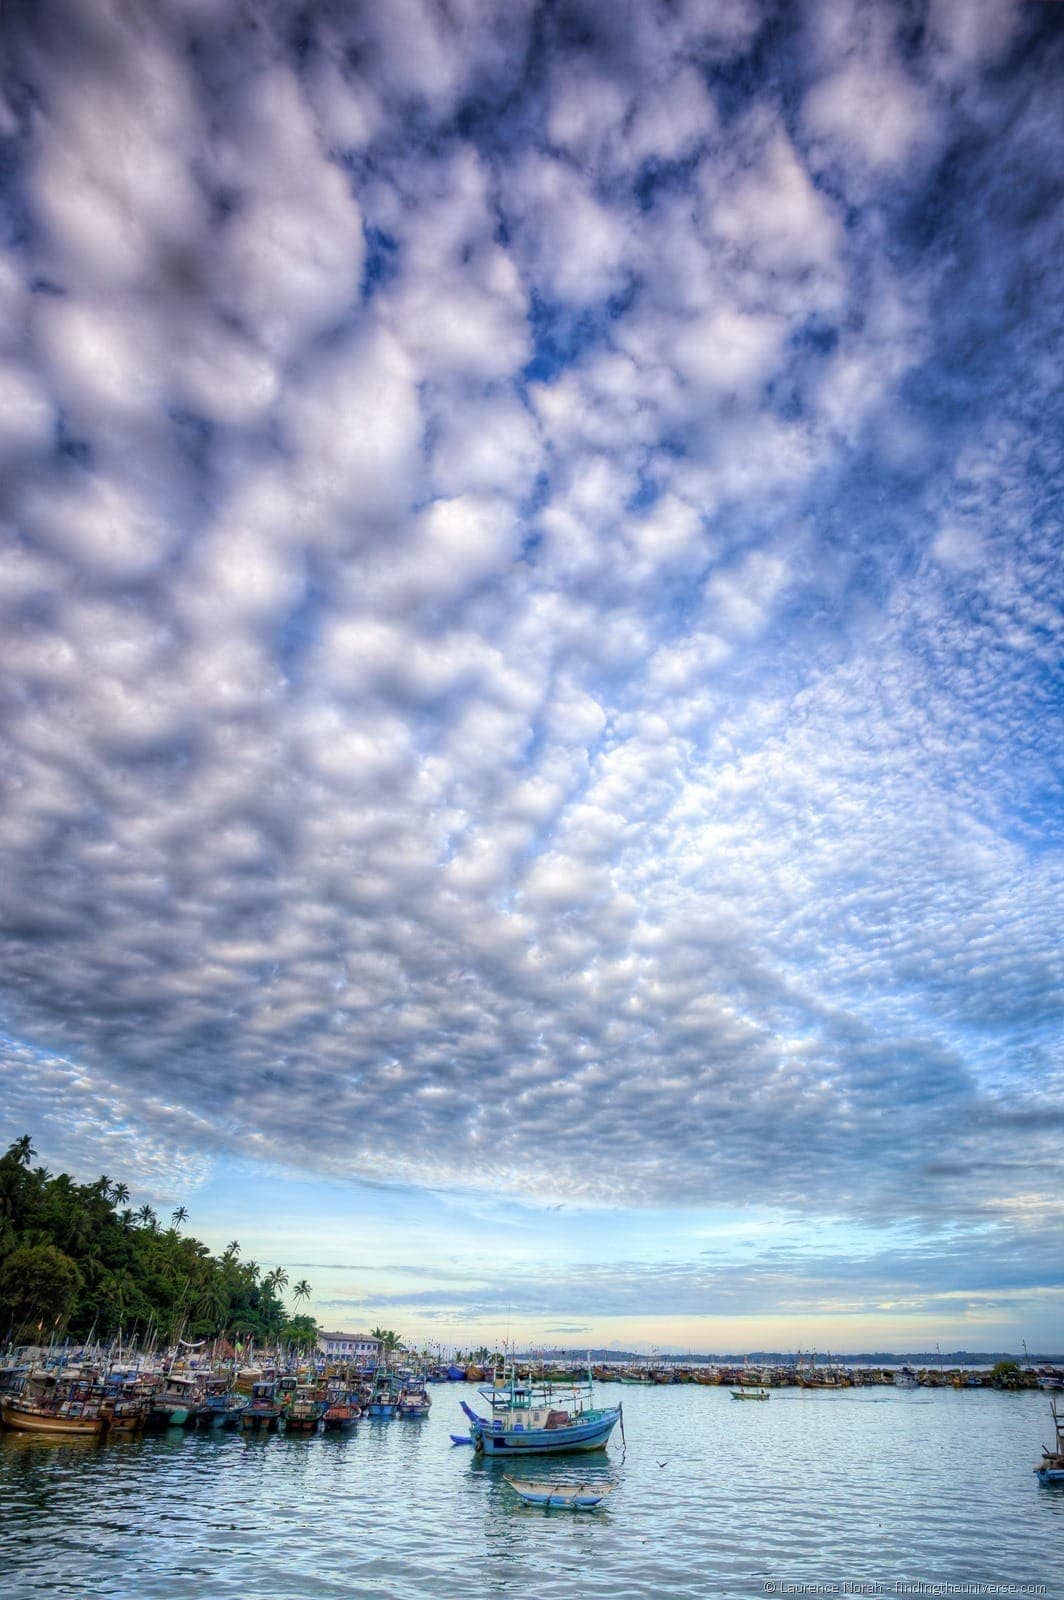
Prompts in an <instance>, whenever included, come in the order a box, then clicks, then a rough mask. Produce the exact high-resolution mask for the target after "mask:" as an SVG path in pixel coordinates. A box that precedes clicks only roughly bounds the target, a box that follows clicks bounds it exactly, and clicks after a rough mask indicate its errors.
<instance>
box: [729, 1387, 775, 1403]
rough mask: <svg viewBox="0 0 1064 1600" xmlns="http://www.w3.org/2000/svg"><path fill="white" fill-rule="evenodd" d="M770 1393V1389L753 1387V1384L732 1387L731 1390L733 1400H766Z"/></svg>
mask: <svg viewBox="0 0 1064 1600" xmlns="http://www.w3.org/2000/svg"><path fill="white" fill-rule="evenodd" d="M771 1395H772V1390H771V1389H761V1388H755V1387H754V1386H753V1385H751V1386H749V1387H747V1388H744V1389H733V1390H732V1392H731V1397H732V1399H733V1400H768V1399H770V1398H771Z"/></svg>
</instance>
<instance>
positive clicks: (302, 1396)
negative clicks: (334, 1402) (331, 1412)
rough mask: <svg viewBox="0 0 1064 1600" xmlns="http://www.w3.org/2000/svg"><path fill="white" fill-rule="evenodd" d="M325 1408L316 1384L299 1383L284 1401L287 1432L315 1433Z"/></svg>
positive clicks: (323, 1399)
mask: <svg viewBox="0 0 1064 1600" xmlns="http://www.w3.org/2000/svg"><path fill="white" fill-rule="evenodd" d="M325 1409H326V1407H325V1397H324V1396H323V1395H322V1393H321V1391H320V1389H319V1388H318V1385H317V1384H312V1383H301V1384H300V1385H299V1386H298V1388H297V1389H296V1390H295V1392H294V1393H293V1395H292V1397H291V1399H287V1400H286V1403H285V1408H284V1420H285V1428H286V1430H287V1431H288V1432H289V1433H316V1432H317V1429H318V1424H319V1423H320V1422H321V1420H322V1418H323V1417H324V1415H325Z"/></svg>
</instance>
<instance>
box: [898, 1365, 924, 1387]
mask: <svg viewBox="0 0 1064 1600" xmlns="http://www.w3.org/2000/svg"><path fill="white" fill-rule="evenodd" d="M894 1387H895V1389H918V1388H919V1387H920V1379H919V1378H918V1377H917V1375H916V1373H915V1372H914V1371H913V1369H912V1367H899V1369H898V1371H897V1372H896V1373H895V1374H894Z"/></svg>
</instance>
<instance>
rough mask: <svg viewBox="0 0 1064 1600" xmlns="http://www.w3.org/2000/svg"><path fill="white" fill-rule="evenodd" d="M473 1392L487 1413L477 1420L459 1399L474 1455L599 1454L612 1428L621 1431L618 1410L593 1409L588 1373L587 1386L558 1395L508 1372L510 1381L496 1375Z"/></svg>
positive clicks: (567, 1388)
mask: <svg viewBox="0 0 1064 1600" xmlns="http://www.w3.org/2000/svg"><path fill="white" fill-rule="evenodd" d="M477 1393H478V1394H480V1395H482V1396H483V1398H484V1399H485V1400H486V1401H487V1404H488V1411H489V1414H488V1415H487V1416H481V1415H480V1414H479V1413H478V1412H476V1411H474V1410H473V1408H472V1406H470V1405H467V1404H466V1402H465V1401H464V1400H463V1401H462V1410H463V1411H464V1412H465V1414H466V1416H467V1417H468V1418H469V1443H470V1444H471V1445H472V1446H473V1449H474V1450H475V1451H476V1452H477V1454H478V1455H483V1456H517V1455H523V1456H530V1455H561V1454H565V1455H568V1454H571V1453H572V1452H574V1451H578V1450H580V1451H582V1450H604V1449H605V1448H606V1444H607V1442H608V1440H609V1437H610V1434H611V1433H612V1432H613V1430H614V1428H615V1427H616V1426H617V1423H618V1422H621V1428H622V1431H623V1428H624V1424H623V1422H622V1421H621V1416H622V1413H621V1407H620V1406H601V1407H600V1406H596V1405H595V1400H594V1385H593V1382H592V1378H591V1372H590V1369H589V1370H588V1375H587V1380H586V1382H580V1381H579V1380H577V1379H574V1380H573V1382H572V1383H571V1384H567V1385H566V1386H565V1389H564V1391H562V1392H558V1391H556V1390H555V1388H554V1386H553V1385H551V1384H550V1383H546V1382H544V1383H538V1384H534V1383H533V1382H532V1380H531V1379H530V1378H529V1379H520V1380H519V1379H518V1377H517V1373H516V1370H515V1369H514V1368H513V1367H511V1369H510V1376H509V1381H506V1379H505V1377H504V1378H503V1380H502V1381H501V1382H500V1379H499V1376H498V1374H497V1375H496V1377H495V1379H494V1381H493V1382H492V1383H490V1384H487V1385H485V1387H484V1388H482V1389H478V1391H477ZM454 1437H455V1436H454V1435H452V1438H454ZM456 1442H457V1441H456Z"/></svg>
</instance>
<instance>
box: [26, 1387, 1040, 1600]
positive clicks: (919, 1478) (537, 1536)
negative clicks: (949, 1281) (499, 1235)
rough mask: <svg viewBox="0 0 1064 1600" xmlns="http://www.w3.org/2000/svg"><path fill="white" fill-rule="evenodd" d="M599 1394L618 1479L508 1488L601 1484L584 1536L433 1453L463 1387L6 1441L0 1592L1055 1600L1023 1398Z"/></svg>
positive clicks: (193, 1599) (500, 1484)
mask: <svg viewBox="0 0 1064 1600" xmlns="http://www.w3.org/2000/svg"><path fill="white" fill-rule="evenodd" d="M598 1396H599V1398H600V1399H601V1401H602V1402H603V1403H616V1402H617V1401H621V1402H622V1403H623V1406H624V1425H625V1438H626V1441H627V1449H626V1452H624V1453H623V1458H622V1441H621V1437H620V1433H619V1431H618V1432H616V1433H615V1434H614V1437H613V1440H612V1441H611V1444H610V1447H609V1450H608V1451H607V1452H606V1453H605V1454H602V1453H597V1454H594V1455H590V1456H583V1457H580V1456H575V1457H557V1458H552V1459H547V1458H542V1459H537V1460H529V1459H528V1458H524V1459H523V1460H521V1461H519V1462H517V1461H515V1463H514V1464H513V1467H512V1469H511V1470H513V1471H514V1472H515V1473H520V1475H521V1476H536V1477H542V1478H550V1477H551V1476H556V1477H573V1476H577V1475H578V1476H580V1477H584V1478H593V1477H608V1478H611V1479H614V1480H616V1482H617V1484H618V1487H617V1489H616V1491H615V1493H614V1494H613V1495H612V1496H611V1497H610V1499H609V1501H608V1503H607V1505H606V1506H605V1507H604V1508H603V1509H600V1510H597V1511H592V1512H573V1511H565V1510H550V1511H544V1510H540V1509H536V1508H533V1507H530V1506H525V1505H523V1504H522V1503H521V1502H520V1501H519V1500H518V1499H517V1497H516V1496H515V1495H514V1493H513V1492H512V1490H511V1489H510V1488H509V1487H508V1486H507V1485H506V1483H505V1482H504V1479H503V1473H504V1471H505V1470H506V1469H505V1467H504V1466H503V1465H502V1464H499V1463H496V1462H488V1463H485V1462H482V1461H480V1460H479V1459H477V1458H475V1457H474V1456H473V1454H472V1452H471V1451H470V1450H469V1449H468V1448H463V1447H460V1446H452V1444H451V1442H450V1434H451V1433H452V1432H455V1433H460V1432H463V1431H464V1427H465V1424H464V1418H463V1417H462V1415H461V1411H460V1409H459V1400H460V1399H461V1398H463V1397H465V1398H466V1399H471V1400H472V1399H474V1398H475V1390H473V1388H472V1387H471V1386H468V1385H464V1384H449V1385H439V1386H437V1387H436V1388H435V1390H434V1391H433V1406H432V1413H431V1416H430V1417H429V1418H428V1419H427V1420H425V1421H422V1422H417V1421H409V1422H407V1421H400V1420H395V1421H381V1422H377V1421H372V1420H369V1419H363V1420H362V1421H361V1422H360V1423H358V1425H357V1427H356V1429H355V1430H354V1431H353V1432H352V1433H350V1434H349V1435H346V1436H337V1435H326V1436H310V1437H308V1436H303V1435H301V1436H279V1435H271V1436H268V1437H252V1436H242V1435H241V1434H239V1433H231V1432H199V1433H195V1432H193V1433H188V1432H184V1431H183V1430H179V1429H171V1430H169V1431H168V1432H166V1433H162V1434H147V1435H144V1436H142V1437H139V1438H131V1439H126V1440H122V1439H118V1438H115V1439H112V1440H108V1441H104V1442H103V1443H97V1442H95V1441H92V1440H44V1439H41V1438H37V1437H33V1436H30V1435H19V1434H14V1433H5V1434H2V1435H0V1574H2V1581H0V1592H2V1593H3V1595H4V1597H5V1600H31V1597H37V1596H40V1597H43V1596H46V1595H47V1596H49V1597H60V1596H64V1597H71V1600H90V1597H92V1600H95V1597H99V1600H214V1597H219V1600H220V1597H224V1596H229V1595H232V1596H240V1597H241V1600H256V1597H260V1596H261V1597H262V1600H267V1597H269V1600H318V1597H321V1600H326V1597H328V1600H334V1597H335V1600H341V1597H342V1600H349V1597H350V1600H355V1597H357V1600H366V1597H374V1600H375V1597H378V1596H379V1597H381V1600H415V1597H416V1600H425V1597H427V1596H433V1597H438V1600H447V1597H450V1596H454V1597H456V1600H457V1597H459V1596H460V1597H461V1600H480V1597H481V1596H484V1597H497V1596H510V1595H513V1596H520V1597H522V1600H525V1597H527V1600H584V1597H595V1596H599V1595H601V1596H604V1597H605V1596H608V1597H609V1600H627V1597H632V1600H635V1597H643V1596H645V1597H647V1600H650V1597H651V1596H653V1597H654V1600H696V1597H697V1600H704V1597H709V1596H721V1595H723V1596H736V1597H743V1600H745V1597H747V1596H750V1595H756V1594H766V1593H777V1594H785V1593H794V1592H796V1590H795V1589H793V1588H788V1587H787V1586H788V1585H809V1584H816V1585H824V1584H838V1585H840V1586H844V1585H849V1586H852V1587H853V1589H854V1590H858V1586H860V1585H863V1586H865V1587H864V1590H863V1592H865V1593H868V1592H875V1591H874V1590H870V1589H869V1587H868V1586H870V1585H882V1589H881V1591H880V1592H882V1593H886V1594H901V1593H905V1592H906V1590H907V1589H908V1592H910V1593H927V1592H929V1591H928V1590H927V1589H926V1587H922V1586H926V1585H928V1584H936V1585H947V1586H949V1585H952V1586H959V1585H985V1584H998V1585H1010V1586H1011V1585H1015V1586H1016V1588H1015V1589H1014V1590H1005V1591H1004V1592H1015V1593H1022V1592H1027V1593H1038V1592H1041V1593H1044V1594H1048V1595H1054V1594H1056V1595H1061V1594H1064V1582H1062V1579H1061V1576H1060V1573H1061V1569H1062V1566H1064V1563H1062V1556H1064V1491H1061V1490H1057V1489H1052V1488H1042V1487H1040V1486H1039V1484H1038V1482H1037V1480H1036V1478H1035V1476H1034V1473H1033V1471H1032V1468H1033V1467H1034V1465H1035V1463H1036V1462H1037V1460H1038V1458H1039V1456H1040V1454H1041V1448H1040V1447H1041V1444H1042V1442H1043V1440H1044V1439H1045V1438H1046V1437H1047V1436H1048V1433H1049V1424H1050V1418H1049V1398H1048V1396H1046V1395H1044V1394H1038V1393H1018V1394H1002V1393H997V1392H994V1391H991V1390H977V1391H969V1392H966V1391H956V1390H951V1389H940V1390H934V1391H929V1390H926V1389H916V1390H900V1389H889V1388H887V1389H883V1388H878V1389H877V1388H868V1389H846V1390H840V1391H837V1392H833V1391H818V1390H802V1389H782V1390H776V1391H774V1392H773V1394H772V1397H771V1399H770V1401H769V1402H768V1403H767V1404H760V1405H756V1404H755V1405H751V1404H746V1405H743V1404H739V1403H737V1402H735V1401H734V1400H732V1398H731V1395H730V1393H729V1391H728V1390H727V1389H725V1388H699V1387H689V1386H683V1387H678V1386H677V1387H670V1388H656V1389H640V1388H631V1387H626V1388H621V1387H618V1386H615V1385H612V1384H604V1385H601V1386H599V1390H598ZM1021 1586H1032V1587H1028V1588H1026V1590H1024V1589H1023V1588H1022V1587H1021ZM1042 1586H1044V1587H1042ZM805 1592H810V1591H809V1590H808V1589H807V1590H806V1591H805ZM813 1592H815V1591H813ZM821 1592H823V1591H821ZM840 1592H841V1590H840ZM858 1592H860V1591H858ZM940 1592H947V1593H948V1592H949V1591H948V1589H946V1590H944V1591H940ZM955 1592H962V1593H963V1592H968V1593H976V1592H979V1591H978V1590H977V1589H974V1588H972V1589H968V1590H963V1589H961V1590H959V1591H958V1590H955ZM998 1592H1002V1591H1000V1590H999V1591H998Z"/></svg>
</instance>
